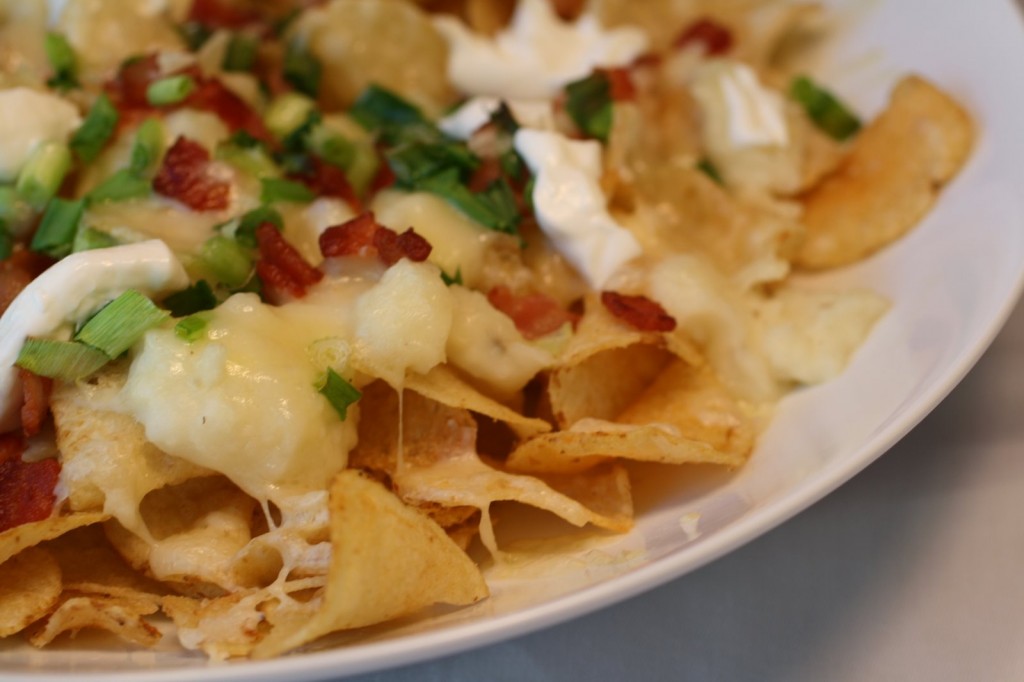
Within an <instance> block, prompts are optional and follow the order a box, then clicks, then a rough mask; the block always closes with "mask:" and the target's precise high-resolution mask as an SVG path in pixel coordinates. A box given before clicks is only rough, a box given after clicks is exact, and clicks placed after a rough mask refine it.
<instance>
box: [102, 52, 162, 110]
mask: <svg viewBox="0 0 1024 682" xmlns="http://www.w3.org/2000/svg"><path fill="white" fill-rule="evenodd" d="M161 77H162V75H161V73H160V61H159V60H158V59H157V56H156V55H155V54H150V55H146V56H144V57H135V58H133V59H129V60H128V61H126V62H125V63H124V64H122V65H121V68H120V69H118V71H117V75H116V76H114V78H113V79H111V80H110V81H109V82H107V84H106V86H105V89H106V92H107V95H109V96H110V99H111V101H113V103H114V106H116V107H117V109H118V111H120V112H121V113H124V112H126V111H129V110H133V109H134V110H150V109H152V107H151V106H150V104H149V100H148V99H146V91H147V90H148V89H149V86H150V85H152V84H153V82H154V81H158V80H160V78H161Z"/></svg>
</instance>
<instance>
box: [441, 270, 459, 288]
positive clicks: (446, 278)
mask: <svg viewBox="0 0 1024 682" xmlns="http://www.w3.org/2000/svg"><path fill="white" fill-rule="evenodd" d="M441 281H442V282H444V283H445V286H449V287H450V286H451V285H453V284H458V285H460V286H461V285H462V268H456V269H455V275H454V276H452V275H449V274H448V273H447V272H445V271H444V270H442V271H441Z"/></svg>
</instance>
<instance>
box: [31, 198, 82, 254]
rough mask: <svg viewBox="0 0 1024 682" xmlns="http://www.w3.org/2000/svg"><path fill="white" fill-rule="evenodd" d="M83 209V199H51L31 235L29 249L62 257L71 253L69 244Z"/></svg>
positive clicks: (73, 239)
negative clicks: (33, 233) (36, 228)
mask: <svg viewBox="0 0 1024 682" xmlns="http://www.w3.org/2000/svg"><path fill="white" fill-rule="evenodd" d="M84 211H85V201H83V200H81V199H79V200H78V201H71V200H69V199H59V198H58V199H53V200H52V201H51V202H50V204H49V206H47V207H46V213H44V214H43V219H42V221H41V222H40V223H39V229H38V230H36V233H35V236H34V237H32V244H31V249H32V250H33V251H37V252H39V253H45V254H47V255H48V256H52V257H53V258H63V257H64V256H66V255H68V254H69V253H71V245H72V243H73V242H74V241H75V234H76V233H77V232H78V223H79V221H80V220H81V219H82V213H83V212H84Z"/></svg>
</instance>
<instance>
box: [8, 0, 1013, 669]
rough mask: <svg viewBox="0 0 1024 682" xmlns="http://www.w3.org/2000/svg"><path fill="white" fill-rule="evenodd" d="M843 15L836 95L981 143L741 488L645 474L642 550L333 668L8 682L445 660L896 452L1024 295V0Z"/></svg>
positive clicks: (595, 604)
mask: <svg viewBox="0 0 1024 682" xmlns="http://www.w3.org/2000/svg"><path fill="white" fill-rule="evenodd" d="M830 4H833V5H835V6H836V7H837V8H838V9H839V10H840V11H842V12H844V14H843V16H844V17H845V18H846V28H845V29H844V31H843V34H842V38H841V42H840V44H839V45H838V46H837V48H836V49H835V50H834V51H833V52H832V54H831V56H830V58H829V60H828V63H829V64H830V66H829V67H828V69H827V71H826V73H825V74H824V77H823V80H825V82H827V83H830V84H834V85H835V87H836V89H837V90H838V91H839V92H841V93H842V94H843V95H844V96H845V97H848V98H849V99H850V100H852V101H853V102H855V103H856V104H857V106H858V108H859V109H860V110H861V111H864V112H874V111H877V110H878V108H879V107H880V106H881V104H882V102H883V101H884V99H885V97H886V95H887V93H888V89H889V86H890V85H891V84H892V83H893V81H894V80H895V79H896V78H897V77H898V76H899V75H901V74H904V73H907V72H910V71H916V72H919V73H922V74H924V75H926V76H928V77H930V78H932V79H933V80H935V81H936V82H937V83H939V84H941V85H942V86H943V87H945V88H946V89H948V90H950V91H952V92H953V93H955V94H956V95H957V97H958V98H959V99H961V100H962V101H964V102H965V103H966V104H967V105H968V107H969V108H970V109H971V110H972V112H974V114H975V116H976V119H977V121H978V126H979V130H980V142H979V144H978V147H977V149H976V151H975V154H974V157H973V158H972V160H971V162H970V164H969V166H968V167H967V168H966V170H965V171H964V173H963V174H962V175H961V176H960V177H959V178H958V179H957V180H956V181H955V183H954V184H953V185H952V186H951V187H950V188H949V189H948V190H947V191H946V192H945V193H944V194H943V195H942V197H941V201H940V203H939V205H938V207H937V210H935V211H934V212H933V213H932V214H931V215H930V216H929V217H928V218H927V220H926V221H925V222H924V223H923V224H922V225H920V226H919V227H918V228H917V229H916V230H915V231H914V232H913V233H912V234H911V235H910V236H908V237H907V238H905V239H903V240H902V241H900V242H899V243H898V244H897V245H895V246H894V247H892V248H890V249H888V250H886V251H885V252H884V253H882V254H880V255H879V256H878V257H876V258H873V259H872V260H871V261H869V262H867V263H864V264H863V265H861V266H858V267H856V268H853V269H850V270H848V271H844V272H842V273H839V274H836V275H831V276H830V277H829V281H830V283H831V282H840V283H844V284H845V283H863V284H867V285H869V286H870V287H872V288H874V289H875V290H878V291H881V292H882V293H884V294H886V295H888V296H889V297H890V298H891V299H892V300H893V301H894V302H895V305H894V308H893V310H892V312H891V313H890V314H889V315H888V317H886V318H885V319H884V321H883V322H882V323H880V325H879V326H878V327H877V328H876V330H875V332H874V333H873V335H872V337H871V338H870V340H869V341H868V343H867V344H866V345H865V347H864V348H862V349H861V351H860V352H859V353H858V355H857V356H856V358H855V361H854V362H853V364H852V366H851V367H850V368H849V370H848V371H847V372H846V373H845V374H844V375H843V376H842V377H841V378H840V379H838V380H837V381H833V382H831V383H829V384H827V385H824V386H820V387H816V388H813V389H810V390H805V391H802V392H800V393H798V394H796V395H794V396H792V397H790V398H787V399H786V400H785V402H784V403H783V406H782V408H781V409H780V410H779V414H778V417H777V419H776V421H775V422H774V423H773V424H772V426H771V428H770V430H769V431H768V433H766V434H765V436H764V438H763V440H762V442H761V443H760V446H759V448H758V450H757V453H756V455H755V456H754V458H753V459H752V460H751V462H750V463H749V465H747V466H746V467H745V468H744V469H743V470H742V471H741V472H740V473H739V474H738V475H736V476H733V477H731V478H727V477H723V476H721V475H717V474H711V473H705V472H700V473H698V474H697V475H694V474H692V473H685V472H678V473H676V474H672V475H670V478H669V480H666V474H665V470H664V469H659V470H658V474H657V475H656V476H649V477H645V476H643V475H641V476H640V478H639V481H638V483H637V488H638V489H639V490H638V493H637V497H638V500H639V501H640V504H646V505H647V506H642V507H640V509H639V511H640V512H641V516H640V519H639V523H638V525H637V528H636V529H635V531H633V532H632V533H630V534H629V535H628V536H625V537H622V538H617V539H612V540H610V541H609V540H607V539H606V540H604V541H603V544H599V545H596V546H591V547H589V548H588V550H589V551H585V552H577V553H576V555H574V556H572V557H569V558H563V559H562V560H560V561H558V562H548V563H543V562H542V563H539V564H536V565H528V566H524V567H522V570H521V572H520V575H519V576H517V577H508V578H504V579H503V578H501V577H500V576H496V577H495V580H494V582H493V585H494V592H495V594H494V596H493V597H492V598H491V599H489V600H487V601H485V602H482V603H480V604H478V605H475V606H474V607H472V608H469V609H463V610H460V611H452V612H448V613H441V614H436V615H434V616H433V617H431V618H427V619H420V620H417V621H410V622H407V623H404V624H402V625H401V626H399V627H388V628H380V629H370V630H369V631H365V632H361V633H359V635H357V636H354V637H353V636H349V637H347V638H346V637H339V638H337V640H335V642H333V644H334V645H336V646H332V647H324V648H322V649H320V650H318V651H316V652H311V653H304V654H299V655H294V656H290V657H286V658H282V659H279V660H274V661H264V662H251V663H250V662H244V663H237V664H229V665H219V666H208V665H207V664H206V663H205V661H204V659H203V657H201V656H198V655H187V654H183V653H181V652H179V651H178V650H177V649H175V648H173V647H171V646H167V647H166V648H165V649H160V650H157V651H130V652H126V651H120V650H116V651H112V650H110V649H105V648H102V647H94V648H89V641H88V640H83V639H81V638H80V639H79V640H77V641H76V642H75V643H74V645H73V646H66V647H65V648H61V649H54V650H47V651H42V652H38V651H34V650H31V649H29V648H27V647H25V646H23V645H20V644H16V643H14V644H12V643H5V644H2V645H0V675H2V676H3V677H5V678H6V679H20V678H24V679H32V680H36V681H37V682H38V681H39V680H44V679H61V680H69V679H75V680H84V679H97V680H98V679H104V680H110V679H113V678H114V677H115V676H119V675H125V676H130V677H131V678H132V679H137V680H149V681H155V680H190V681H192V682H197V681H199V680H229V679H246V680H277V679H288V680H290V681H291V682H298V681H300V680H307V679H310V680H311V679H320V678H327V677H337V676H339V675H344V674H353V673H357V672H365V671H368V670H374V669H381V668H385V667H392V666H397V665H402V664H407V663H412V662H415V661H419V660H424V659H427V658H432V657H437V656H442V655H444V654H448V653H453V652H456V651H461V650H465V649H469V648H472V647H477V646H481V645H483V644H487V643H491V642H494V641H497V640H500V639H506V638H510V637H513V636H516V635H519V634H522V633H525V632H528V631H531V630H535V629H539V628H541V627H544V626H548V625H551V624H554V623H557V622H559V621H563V620H566V619H569V618H572V617H574V616H578V615H581V614H583V613H586V612H588V611H592V610H594V609H597V608H600V607H602V606H606V605H608V604H611V603H613V602H615V601H619V600H622V599H625V598H627V597H629V596H631V595H634V594H637V593H638V592H641V591H643V590H647V589H650V588H652V587H655V586H657V585H660V584H661V583H664V582H666V581H668V580H671V579H672V578H676V577H678V576H681V575H683V574H684V573H687V572H689V571H692V570H693V569H695V568H697V567H699V566H701V565H703V564H705V563H707V562H709V561H711V560H712V559H715V558H716V557H719V556H721V555H722V554H724V553H726V552H728V551H730V550H732V549H735V548H736V547H738V546H739V545H741V544H742V543H744V542H747V541H749V540H751V539H753V538H755V537H757V536H758V535H760V534H762V533H764V532H766V531H767V530H769V529H770V528H772V527H774V526H776V525H778V524H779V523H781V522H782V521H784V520H786V519H787V518H789V517H790V516H792V515H793V514H795V513H797V512H799V511H800V510H802V509H804V508H805V507H807V506H808V505H810V504H811V503H813V502H815V501H816V500H818V499H820V498H821V497H823V496H824V495H826V494H827V493H828V492H830V491H831V490H833V489H834V488H835V487H837V486H838V485H840V484H841V483H843V482H844V481H846V480H847V479H849V478H850V477H851V476H853V475H854V474H855V473H857V472H858V471H860V470H861V469H862V468H863V467H865V466H866V465H867V464H869V463H870V462H871V461H872V460H874V459H875V458H876V457H878V456H879V455H880V454H881V453H883V452H884V451H885V450H886V449H887V448H889V447H890V446H891V445H892V444H893V443H894V442H895V441H896V440H897V439H899V438H900V437H901V436H903V435H904V434H905V433H906V432H907V431H908V430H909V429H910V428H912V427H913V426H914V425H915V424H917V422H918V421H920V420H921V419H922V418H923V417H924V416H925V415H926V414H927V413H928V412H929V411H930V410H931V409H932V408H933V407H934V406H935V405H936V404H937V403H938V402H939V401H940V400H941V399H942V398H943V397H944V396H945V395H946V394H947V393H948V392H949V391H950V390H951V389H952V388H953V386H955V385H956V383H957V382H958V381H959V380H960V379H961V378H962V377H963V375H964V374H965V373H966V372H967V370H968V369H969V368H970V367H971V366H972V365H973V363H974V362H975V361H976V360H977V359H978V357H979V356H980V355H981V353H982V351H983V350H984V349H985V348H986V347H987V345H988V344H989V342H990V341H991V340H992V338H993V337H994V336H995V334H996V332H997V331H998V329H999V328H1000V327H1001V326H1002V324H1003V322H1004V321H1005V319H1006V317H1007V316H1008V314H1009V312H1010V309H1011V307H1012V306H1013V303H1014V301H1015V300H1016V298H1017V295H1018V293H1019V291H1020V288H1021V283H1022V272H1024V267H1022V266H1024V190H1022V189H1021V188H1024V162H1022V160H1024V126H1022V125H1021V124H1020V119H1021V114H1022V112H1024V81H1021V80H1020V78H1019V73H1018V71H1019V69H1020V68H1021V67H1022V66H1024V31H1022V30H1021V22H1020V18H1019V15H1018V12H1017V9H1016V6H1015V5H1014V4H1013V3H1012V0H978V1H976V2H956V1H954V0H887V1H884V2H882V1H879V2H863V1H860V2H859V1H858V0H835V1H834V2H832V3H830ZM851 8H856V9H851ZM673 477H674V478H675V480H671V479H672V478H673ZM648 479H650V480H648ZM683 479H686V480H685V481H684V480H683ZM683 483H685V485H683ZM643 500H648V501H647V502H644V501H643ZM563 557H564V555H563ZM337 645H340V646H337Z"/></svg>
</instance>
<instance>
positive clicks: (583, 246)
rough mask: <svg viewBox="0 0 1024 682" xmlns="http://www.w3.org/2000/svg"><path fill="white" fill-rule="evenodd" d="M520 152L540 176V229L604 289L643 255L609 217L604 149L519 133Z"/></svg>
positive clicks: (561, 137)
mask: <svg viewBox="0 0 1024 682" xmlns="http://www.w3.org/2000/svg"><path fill="white" fill-rule="evenodd" d="M515 148H516V151H517V152H519V154H520V155H521V156H522V157H523V160H524V161H525V162H526V165H527V166H529V167H530V171H531V172H533V174H534V175H535V176H536V184H535V186H534V190H533V206H534V211H535V213H536V215H537V222H538V223H539V224H540V227H541V229H542V230H543V231H544V233H545V234H546V235H547V236H548V238H549V239H550V240H551V242H552V244H554V246H555V249H557V250H558V251H559V253H561V254H562V255H563V256H564V257H565V259H566V260H568V261H569V262H570V263H572V265H573V266H574V267H575V268H576V269H577V270H579V272H580V274H582V275H583V277H584V278H585V279H586V280H587V282H588V283H589V284H590V286H591V287H592V288H594V289H601V288H602V287H603V286H604V284H605V283H606V282H607V281H608V279H609V278H610V277H611V276H612V275H613V274H614V273H615V272H616V271H617V270H618V269H619V268H620V267H622V266H623V265H624V264H625V263H627V262H629V261H631V260H633V259H634V258H636V257H637V256H639V255H640V254H641V253H642V252H643V249H642V247H641V246H640V242H638V241H637V239H636V237H634V236H633V234H632V233H631V232H630V231H629V230H627V229H625V228H624V227H622V226H621V225H619V223H618V222H616V221H615V219H614V218H613V217H612V215H611V214H610V213H609V212H608V208H607V205H606V204H607V201H606V199H605V196H604V193H603V192H602V191H601V184H600V178H601V145H600V143H598V142H596V141H593V140H587V141H578V140H570V139H569V138H567V137H565V136H564V135H560V134H558V133H553V132H545V131H538V130H527V129H520V130H519V131H517V132H516V135H515Z"/></svg>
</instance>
